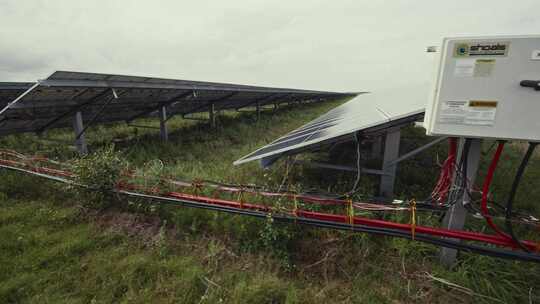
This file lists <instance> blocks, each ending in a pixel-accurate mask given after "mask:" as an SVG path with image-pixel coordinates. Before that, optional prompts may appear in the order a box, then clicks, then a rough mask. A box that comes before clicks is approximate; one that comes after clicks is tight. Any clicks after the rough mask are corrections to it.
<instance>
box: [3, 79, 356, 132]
mask: <svg viewBox="0 0 540 304" xmlns="http://www.w3.org/2000/svg"><path fill="white" fill-rule="evenodd" d="M25 88H26V89H27V90H26V91H24V90H22V92H24V93H21V91H19V92H18V94H15V95H11V96H10V97H9V98H5V100H9V99H10V98H13V99H12V100H10V101H6V104H7V103H9V104H7V105H6V104H4V105H5V107H3V109H2V110H1V111H0V135H5V134H12V133H21V132H38V133H39V132H42V131H45V130H47V129H50V128H58V127H67V126H71V125H72V117H73V114H74V113H75V112H78V111H79V112H81V113H82V116H83V121H92V122H93V123H108V122H115V121H127V122H130V121H132V120H134V119H137V118H140V117H148V116H150V115H152V114H153V113H155V112H157V111H158V110H159V109H160V108H161V107H163V106H165V107H167V113H168V114H169V116H171V115H176V114H180V115H187V114H192V113H199V112H207V111H208V110H209V107H210V105H213V106H214V109H215V110H216V111H218V110H224V109H237V108H242V107H246V106H253V105H255V104H256V103H259V105H261V106H264V105H266V104H271V103H277V104H281V103H286V102H296V101H323V100H329V99H336V98H341V97H347V96H353V95H355V94H350V93H336V92H321V91H311V90H298V89H284V88H269V87H260V86H248V85H237V84H226V83H213V82H201V81H187V80H174V79H162V78H153V77H138V76H124V75H112V74H95V73H80V72H64V71H59V72H55V73H53V74H52V75H51V76H49V77H48V78H47V79H45V80H41V81H39V82H38V83H37V84H36V85H34V86H31V84H28V86H26V87H25ZM0 89H1V87H0ZM0 94H1V93H0ZM14 96H15V97H14ZM16 96H18V97H16Z"/></svg>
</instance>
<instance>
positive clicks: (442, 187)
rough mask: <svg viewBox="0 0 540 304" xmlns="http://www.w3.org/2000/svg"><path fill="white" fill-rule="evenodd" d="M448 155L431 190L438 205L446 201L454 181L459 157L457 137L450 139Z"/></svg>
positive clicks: (432, 197)
mask: <svg viewBox="0 0 540 304" xmlns="http://www.w3.org/2000/svg"><path fill="white" fill-rule="evenodd" d="M448 144H449V147H448V157H447V158H446V160H445V161H444V163H443V165H442V167H441V173H440V175H439V179H438V180H437V184H436V185H435V188H433V192H431V201H432V202H433V203H435V204H437V205H443V204H445V203H446V198H447V197H448V193H449V192H450V187H451V186H452V183H453V178H454V171H455V167H456V157H457V139H456V138H455V137H451V138H449V140H448Z"/></svg>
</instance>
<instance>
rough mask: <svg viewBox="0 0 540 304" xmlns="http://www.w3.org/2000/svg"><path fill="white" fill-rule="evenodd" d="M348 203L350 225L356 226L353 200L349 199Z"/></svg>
mask: <svg viewBox="0 0 540 304" xmlns="http://www.w3.org/2000/svg"><path fill="white" fill-rule="evenodd" d="M347 203H348V206H347V209H348V215H349V224H350V225H353V224H354V209H353V201H352V199H350V198H348V199H347Z"/></svg>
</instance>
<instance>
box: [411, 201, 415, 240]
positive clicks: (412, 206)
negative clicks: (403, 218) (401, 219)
mask: <svg viewBox="0 0 540 304" xmlns="http://www.w3.org/2000/svg"><path fill="white" fill-rule="evenodd" d="M415 232H416V200H415V199H413V200H412V201H411V236H412V239H413V240H414V235H415Z"/></svg>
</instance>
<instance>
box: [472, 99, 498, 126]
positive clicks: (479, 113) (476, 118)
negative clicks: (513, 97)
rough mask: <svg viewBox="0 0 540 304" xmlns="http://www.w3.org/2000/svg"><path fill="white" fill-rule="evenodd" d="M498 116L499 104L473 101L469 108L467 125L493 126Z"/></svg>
mask: <svg viewBox="0 0 540 304" xmlns="http://www.w3.org/2000/svg"><path fill="white" fill-rule="evenodd" d="M495 114H497V102H496V101H486V100H471V101H469V106H468V107H467V116H466V117H465V124H466V125H481V126H492V125H493V123H495Z"/></svg>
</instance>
